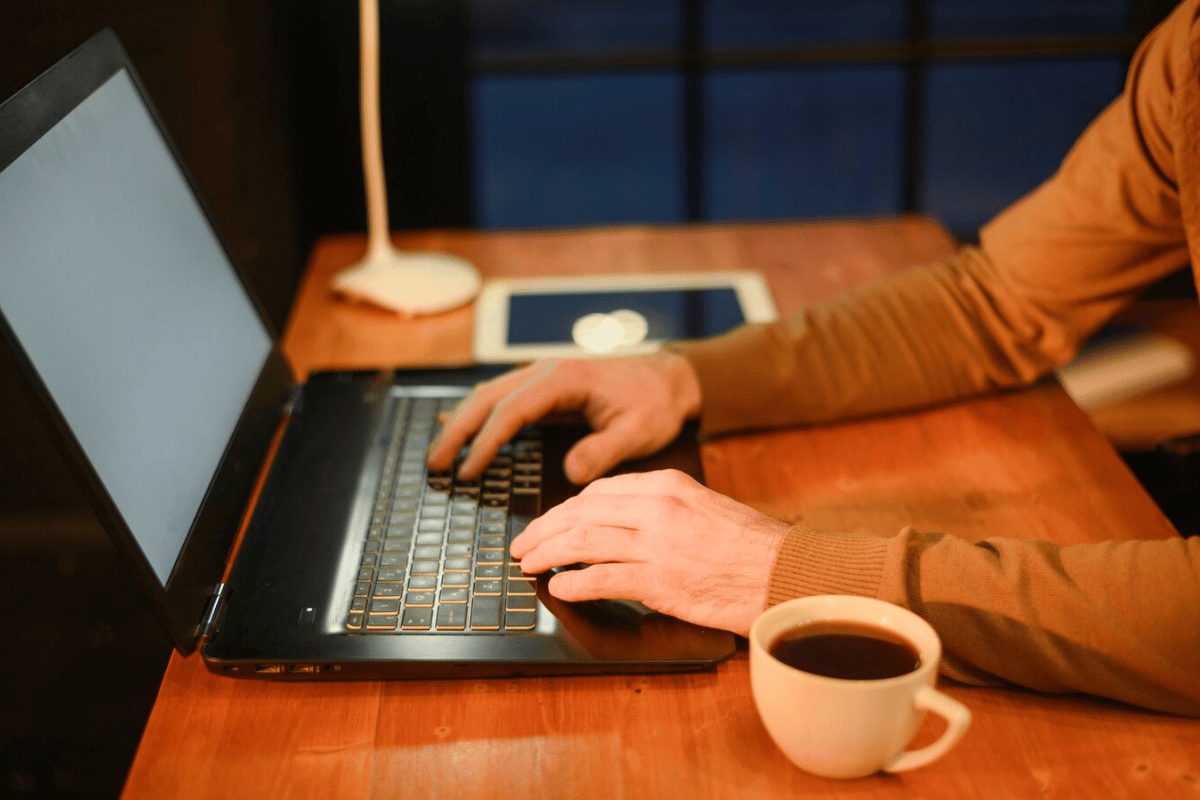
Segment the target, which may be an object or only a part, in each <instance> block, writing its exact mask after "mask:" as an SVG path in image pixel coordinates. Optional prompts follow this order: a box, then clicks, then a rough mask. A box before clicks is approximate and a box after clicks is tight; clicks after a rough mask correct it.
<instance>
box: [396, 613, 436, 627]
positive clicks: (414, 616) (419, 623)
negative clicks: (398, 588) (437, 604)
mask: <svg viewBox="0 0 1200 800" xmlns="http://www.w3.org/2000/svg"><path fill="white" fill-rule="evenodd" d="M432 624H433V609H432V608H409V609H406V610H405V611H404V618H403V619H402V620H401V621H400V627H401V628H403V629H404V630H406V631H427V630H429V626H430V625H432Z"/></svg>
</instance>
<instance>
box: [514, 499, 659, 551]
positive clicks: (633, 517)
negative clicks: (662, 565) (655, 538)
mask: <svg viewBox="0 0 1200 800" xmlns="http://www.w3.org/2000/svg"><path fill="white" fill-rule="evenodd" d="M593 485H594V484H593ZM670 502H671V501H670V500H667V499H665V498H662V497H656V496H640V495H616V494H596V495H584V494H582V493H581V494H579V495H576V496H575V497H572V498H570V499H569V500H567V501H565V502H563V503H560V504H559V505H557V506H555V507H554V508H552V509H550V510H549V511H547V512H546V513H545V514H542V515H541V516H540V517H538V518H537V519H535V520H533V521H532V522H530V523H529V525H528V526H527V527H526V528H525V530H524V531H522V532H521V533H520V535H518V536H517V537H516V538H514V539H513V540H512V543H511V544H510V545H509V551H510V552H511V553H512V555H513V557H514V558H517V559H520V558H523V557H524V556H525V555H526V554H528V553H530V552H532V551H533V550H534V548H536V547H539V546H541V545H542V544H543V543H544V542H547V541H549V540H550V539H553V538H554V537H556V536H561V535H563V534H564V533H566V532H568V531H570V530H571V529H572V528H577V527H609V528H627V529H629V530H655V529H656V527H655V525H656V521H658V520H661V519H663V516H664V513H663V509H664V507H665V506H666V505H667V504H669V503H670ZM660 527H661V526H660ZM565 563H572V562H570V561H568V562H565Z"/></svg>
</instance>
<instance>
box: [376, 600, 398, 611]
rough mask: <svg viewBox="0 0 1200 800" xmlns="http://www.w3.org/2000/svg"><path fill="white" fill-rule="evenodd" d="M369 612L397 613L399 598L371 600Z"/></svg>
mask: <svg viewBox="0 0 1200 800" xmlns="http://www.w3.org/2000/svg"><path fill="white" fill-rule="evenodd" d="M371 613H372V614H398V613H400V601H399V600H379V599H376V600H372V601H371Z"/></svg>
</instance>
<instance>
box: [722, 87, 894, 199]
mask: <svg viewBox="0 0 1200 800" xmlns="http://www.w3.org/2000/svg"><path fill="white" fill-rule="evenodd" d="M904 86H905V79H904V71H903V69H902V68H900V67H899V66H887V65H879V66H872V67H857V68H804V69H789V70H774V71H754V72H750V71H728V72H717V73H714V74H713V75H712V76H710V77H709V78H708V81H707V83H706V85H705V105H706V108H705V121H706V124H707V129H706V132H705V140H704V141H705V148H704V149H705V163H706V166H707V169H708V176H707V180H706V186H705V195H706V204H707V207H706V211H707V216H708V217H709V218H711V219H761V218H772V217H774V218H778V217H825V216H836V215H850V214H882V213H894V212H896V211H899V210H900V207H901V203H902V198H901V191H902V190H901V174H902V170H903V161H902V159H903V154H902V152H901V142H902V141H903V138H902V134H903V130H904V121H903V116H904V105H903V97H904Z"/></svg>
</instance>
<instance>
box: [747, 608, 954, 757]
mask: <svg viewBox="0 0 1200 800" xmlns="http://www.w3.org/2000/svg"><path fill="white" fill-rule="evenodd" d="M814 622H850V623H860V624H866V625H873V626H877V627H880V628H885V629H887V630H888V631H891V632H892V633H894V634H898V635H899V636H900V637H902V638H903V639H905V640H906V641H908V642H909V643H910V644H912V645H913V647H914V648H916V650H917V653H918V654H919V656H920V666H918V667H917V669H916V670H914V671H912V672H908V673H906V674H903V675H898V676H896V677H891V678H882V679H875V680H855V679H842V678H828V677H824V676H822V675H816V674H813V673H809V672H803V671H801V670H799V669H796V668H795V667H791V666H788V665H787V664H784V663H783V662H782V661H779V660H778V659H776V658H775V657H774V656H772V655H771V654H770V652H768V649H769V648H770V646H771V643H772V642H774V641H775V639H776V638H777V637H778V636H780V634H782V633H784V632H785V631H789V630H791V629H793V628H796V627H798V626H801V625H805V624H808V623H814ZM941 656H942V643H941V641H940V640H939V639H938V636H937V633H936V632H935V631H934V630H933V628H932V627H930V625H929V623H927V622H926V621H925V620H923V619H921V618H920V617H918V616H917V615H916V614H914V613H912V612H911V611H908V610H907V609H903V608H900V607H899V606H897V605H893V604H891V603H887V602H884V601H882V600H875V599H873V598H870V597H855V596H851V595H817V596H813V597H801V598H798V599H795V600H788V601H787V602H784V603H780V604H779V605H777V606H774V607H772V608H769V609H767V610H766V611H764V612H763V613H762V614H761V615H759V617H758V619H757V620H755V622H754V625H753V626H752V627H751V628H750V685H751V688H752V690H753V692H754V702H755V704H756V705H757V706H758V712H759V714H760V715H761V716H762V720H763V724H764V725H766V728H767V732H768V733H770V734H771V738H772V739H774V740H775V743H776V744H777V745H779V748H780V749H781V750H783V752H784V753H785V754H786V755H787V757H788V758H789V759H790V760H791V761H792V763H793V764H795V765H796V766H798V767H800V768H801V769H804V770H807V771H808V772H812V773H815V774H817V775H823V776H825V777H829V778H857V777H861V776H863V775H870V774H871V773H874V772H878V771H879V770H884V771H886V772H900V771H903V770H907V769H913V768H914V767H920V766H923V765H925V764H928V763H929V762H931V761H933V760H934V759H936V758H939V757H941V756H942V755H943V754H944V753H945V752H946V751H947V750H949V749H950V748H951V747H953V746H954V744H955V743H956V742H957V741H958V740H959V739H960V738H962V735H963V733H965V732H966V730H967V726H968V725H970V723H971V712H970V711H969V710H968V709H967V707H966V706H964V705H963V704H962V703H960V702H958V701H957V700H954V699H952V698H950V697H947V696H946V695H944V694H942V693H941V692H939V691H938V690H937V689H935V688H934V684H935V683H936V681H937V669H938V661H939V660H940V659H941ZM926 711H932V712H934V713H935V714H938V715H940V716H942V717H944V718H945V719H946V722H947V726H946V730H945V732H943V733H942V735H941V736H940V737H938V739H937V741H935V742H934V743H932V744H930V745H928V746H927V747H923V748H921V749H919V750H912V751H906V750H905V749H904V748H905V747H906V746H907V745H908V743H909V741H910V740H911V739H912V737H913V734H915V733H916V731H917V728H918V726H920V724H921V720H923V719H924V717H925V712H926Z"/></svg>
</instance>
